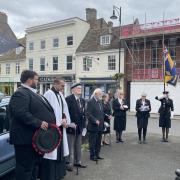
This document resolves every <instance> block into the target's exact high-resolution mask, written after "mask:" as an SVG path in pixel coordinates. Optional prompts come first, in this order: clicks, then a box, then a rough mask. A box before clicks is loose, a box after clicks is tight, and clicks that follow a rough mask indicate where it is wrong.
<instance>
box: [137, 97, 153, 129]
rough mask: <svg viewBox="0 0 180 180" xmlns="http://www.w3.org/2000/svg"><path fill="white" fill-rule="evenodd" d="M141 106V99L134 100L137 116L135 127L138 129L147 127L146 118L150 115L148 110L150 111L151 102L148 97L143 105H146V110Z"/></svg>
mask: <svg viewBox="0 0 180 180" xmlns="http://www.w3.org/2000/svg"><path fill="white" fill-rule="evenodd" d="M142 106H143V102H142V99H138V100H137V101H136V111H137V112H136V117H137V127H138V129H142V128H147V126H148V118H149V117H150V114H149V112H150V111H151V104H150V101H149V100H148V99H145V104H144V106H148V107H149V109H148V110H144V111H143V110H142V109H141V107H142Z"/></svg>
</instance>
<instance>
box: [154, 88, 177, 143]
mask: <svg viewBox="0 0 180 180" xmlns="http://www.w3.org/2000/svg"><path fill="white" fill-rule="evenodd" d="M155 99H157V100H159V101H160V102H161V106H160V108H159V111H158V113H159V114H160V117H159V127H162V141H163V142H168V135H169V128H171V111H174V106H173V100H172V99H170V98H169V92H168V91H164V92H163V96H161V97H158V96H156V97H155Z"/></svg>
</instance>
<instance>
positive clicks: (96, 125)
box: [87, 89, 104, 161]
mask: <svg viewBox="0 0 180 180" xmlns="http://www.w3.org/2000/svg"><path fill="white" fill-rule="evenodd" d="M101 97H102V91H101V89H95V91H94V93H93V96H92V98H91V99H90V100H89V101H88V103H87V117H88V126H87V127H88V128H87V129H88V132H89V146H90V159H91V160H93V161H97V160H98V159H103V158H102V157H100V155H99V154H100V150H101V138H102V132H103V130H104V111H103V106H102V103H101V101H100V99H101Z"/></svg>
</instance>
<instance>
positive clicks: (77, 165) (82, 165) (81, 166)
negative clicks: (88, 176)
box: [74, 164, 87, 168]
mask: <svg viewBox="0 0 180 180" xmlns="http://www.w3.org/2000/svg"><path fill="white" fill-rule="evenodd" d="M74 166H76V167H79V168H87V166H86V165H84V164H74Z"/></svg>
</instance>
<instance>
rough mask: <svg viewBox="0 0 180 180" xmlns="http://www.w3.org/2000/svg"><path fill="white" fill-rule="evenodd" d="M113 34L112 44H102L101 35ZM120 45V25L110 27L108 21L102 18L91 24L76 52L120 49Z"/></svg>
mask: <svg viewBox="0 0 180 180" xmlns="http://www.w3.org/2000/svg"><path fill="white" fill-rule="evenodd" d="M108 34H109V35H111V44H110V45H101V44H100V37H101V36H102V35H108ZM118 47H119V27H109V26H108V24H107V23H106V21H105V20H104V19H103V18H101V19H98V20H97V21H95V22H94V23H93V24H91V28H90V29H89V31H88V32H87V34H86V36H85V38H84V39H83V41H82V42H81V44H80V45H79V47H78V48H77V50H76V52H77V53H78V52H91V51H101V50H109V49H118Z"/></svg>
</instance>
